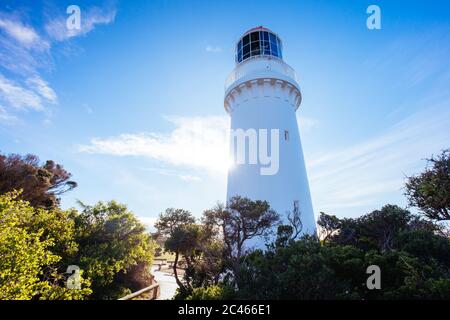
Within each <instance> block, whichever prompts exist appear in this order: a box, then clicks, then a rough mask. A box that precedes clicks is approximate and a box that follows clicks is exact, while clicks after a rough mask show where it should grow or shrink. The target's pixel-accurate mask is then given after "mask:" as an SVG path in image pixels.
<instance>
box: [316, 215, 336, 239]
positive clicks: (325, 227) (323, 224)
mask: <svg viewBox="0 0 450 320" xmlns="http://www.w3.org/2000/svg"><path fill="white" fill-rule="evenodd" d="M317 224H318V225H319V227H320V231H319V233H320V239H321V240H322V241H324V242H325V241H327V240H328V238H330V237H331V236H332V235H333V234H335V233H336V231H338V230H339V229H340V228H341V221H340V220H339V218H338V217H336V216H333V215H328V214H326V213H324V212H321V213H320V217H319V220H318V221H317Z"/></svg>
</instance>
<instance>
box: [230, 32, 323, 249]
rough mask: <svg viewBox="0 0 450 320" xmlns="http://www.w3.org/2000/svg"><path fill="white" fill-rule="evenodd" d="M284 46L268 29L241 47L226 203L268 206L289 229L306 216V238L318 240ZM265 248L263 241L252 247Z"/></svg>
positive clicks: (233, 79) (247, 36) (296, 89)
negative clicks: (291, 218) (291, 219)
mask: <svg viewBox="0 0 450 320" xmlns="http://www.w3.org/2000/svg"><path fill="white" fill-rule="evenodd" d="M282 49H283V46H282V42H281V40H280V38H279V37H278V36H277V35H276V34H275V33H274V32H272V31H270V30H269V29H267V28H264V27H257V28H253V29H251V30H249V31H247V32H246V33H244V35H243V36H242V37H241V38H240V40H239V41H238V43H237V44H236V67H235V69H234V70H233V71H232V73H231V74H230V76H229V77H228V79H227V81H226V84H225V102H224V105H225V109H226V111H227V112H228V114H229V115H230V117H231V154H232V158H233V160H234V164H233V166H232V167H230V169H229V172H228V187H227V199H230V198H231V197H233V196H236V195H239V196H242V197H247V198H250V199H252V200H266V201H268V202H269V204H270V206H271V208H272V209H274V210H276V211H277V212H278V214H279V215H280V216H281V218H282V222H283V223H284V224H288V222H287V215H288V212H292V211H293V210H297V211H299V212H300V214H301V221H302V225H303V229H302V234H315V232H316V224H315V218H314V213H313V208H312V203H311V195H310V192H309V185H308V177H307V174H306V168H305V161H304V158H303V151H302V145H301V142H300V134H299V130H298V125H297V118H296V111H297V109H298V108H299V106H300V103H301V100H302V96H301V93H300V86H299V84H298V80H297V76H296V73H295V71H294V70H293V69H292V68H291V67H290V66H288V65H287V64H286V63H285V62H284V61H283V56H282ZM249 246H251V247H254V248H264V239H254V240H252V242H251V243H250V244H249Z"/></svg>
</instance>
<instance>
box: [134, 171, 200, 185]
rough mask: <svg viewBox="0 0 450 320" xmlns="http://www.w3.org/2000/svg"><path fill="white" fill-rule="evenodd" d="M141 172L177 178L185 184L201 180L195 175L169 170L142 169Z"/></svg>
mask: <svg viewBox="0 0 450 320" xmlns="http://www.w3.org/2000/svg"><path fill="white" fill-rule="evenodd" d="M142 170H144V171H149V172H154V173H156V174H159V175H163V176H168V177H176V178H178V179H180V180H182V181H186V182H193V181H200V180H201V178H200V177H198V176H196V175H192V174H187V173H184V172H180V171H177V170H169V169H164V168H142Z"/></svg>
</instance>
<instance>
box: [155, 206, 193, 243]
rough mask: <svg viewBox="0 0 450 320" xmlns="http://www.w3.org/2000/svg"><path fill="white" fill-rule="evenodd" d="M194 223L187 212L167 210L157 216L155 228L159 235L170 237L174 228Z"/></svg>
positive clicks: (191, 216)
mask: <svg viewBox="0 0 450 320" xmlns="http://www.w3.org/2000/svg"><path fill="white" fill-rule="evenodd" d="M193 223H195V218H194V216H193V215H192V214H191V213H190V212H189V211H187V210H183V209H174V208H168V209H166V211H165V212H164V213H160V214H159V218H158V220H157V221H156V223H155V228H156V229H157V230H158V233H159V234H161V235H166V236H167V235H170V234H171V233H172V232H173V231H174V230H175V229H176V228H178V227H180V226H184V225H188V224H193Z"/></svg>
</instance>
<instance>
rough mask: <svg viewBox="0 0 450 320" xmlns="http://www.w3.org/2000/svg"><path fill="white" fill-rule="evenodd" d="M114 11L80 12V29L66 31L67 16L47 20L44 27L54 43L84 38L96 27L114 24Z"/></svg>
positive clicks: (91, 9)
mask: <svg viewBox="0 0 450 320" xmlns="http://www.w3.org/2000/svg"><path fill="white" fill-rule="evenodd" d="M115 17H116V10H115V9H101V8H98V7H92V8H89V9H87V10H83V11H82V12H81V27H80V28H79V29H68V28H67V27H66V19H67V16H65V15H60V16H57V17H54V18H52V19H51V20H49V21H48V22H47V23H46V25H45V30H46V32H47V34H48V36H49V37H50V38H51V39H53V40H56V41H64V40H67V39H70V38H73V37H78V36H84V35H86V34H88V33H89V32H91V31H92V30H94V29H95V27H96V26H97V25H107V24H110V23H112V22H114V19H115Z"/></svg>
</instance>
